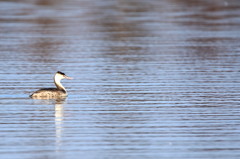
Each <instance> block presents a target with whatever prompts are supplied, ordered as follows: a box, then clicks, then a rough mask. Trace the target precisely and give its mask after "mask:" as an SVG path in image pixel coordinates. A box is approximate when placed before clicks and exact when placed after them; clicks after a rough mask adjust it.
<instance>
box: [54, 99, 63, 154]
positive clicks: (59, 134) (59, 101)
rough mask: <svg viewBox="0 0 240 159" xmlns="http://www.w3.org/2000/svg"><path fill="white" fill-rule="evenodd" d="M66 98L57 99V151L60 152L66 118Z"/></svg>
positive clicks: (55, 114)
mask: <svg viewBox="0 0 240 159" xmlns="http://www.w3.org/2000/svg"><path fill="white" fill-rule="evenodd" d="M64 102H65V98H61V99H56V103H55V113H54V116H55V142H56V151H60V146H61V145H62V132H63V117H64V106H63V104H64Z"/></svg>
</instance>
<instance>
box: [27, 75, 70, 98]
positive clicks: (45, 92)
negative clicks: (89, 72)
mask: <svg viewBox="0 0 240 159" xmlns="http://www.w3.org/2000/svg"><path fill="white" fill-rule="evenodd" d="M53 79H54V83H55V85H56V87H57V88H42V89H39V90H37V91H36V92H34V93H33V94H31V95H30V97H31V98H36V99H51V98H61V97H67V95H68V94H67V90H66V89H65V88H64V87H63V85H62V84H61V80H62V79H73V78H72V77H68V76H67V75H65V73H63V72H60V71H57V72H56V74H55V75H54V78H53Z"/></svg>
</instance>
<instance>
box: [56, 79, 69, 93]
mask: <svg viewBox="0 0 240 159" xmlns="http://www.w3.org/2000/svg"><path fill="white" fill-rule="evenodd" d="M60 81H61V79H60V78H58V77H57V76H55V77H54V83H55V85H56V87H57V89H58V90H61V91H64V92H67V91H66V89H65V88H64V87H63V85H62V84H61V82H60Z"/></svg>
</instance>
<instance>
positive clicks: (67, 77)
mask: <svg viewBox="0 0 240 159" xmlns="http://www.w3.org/2000/svg"><path fill="white" fill-rule="evenodd" d="M64 77H65V78H66V79H73V78H72V77H68V76H66V75H65V76H64Z"/></svg>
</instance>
